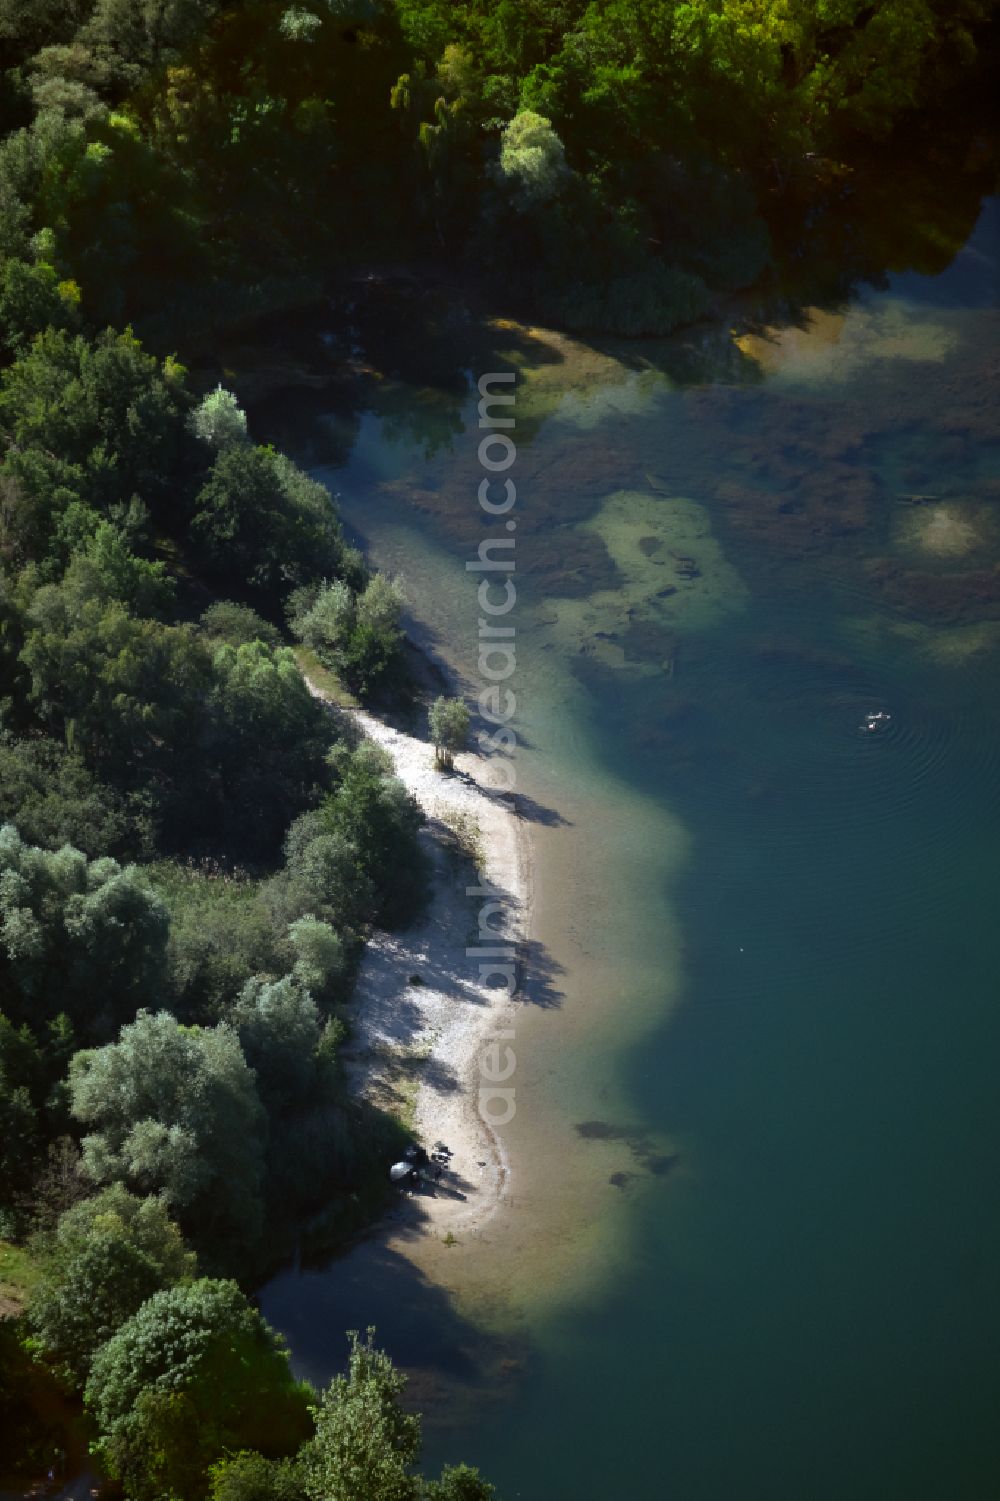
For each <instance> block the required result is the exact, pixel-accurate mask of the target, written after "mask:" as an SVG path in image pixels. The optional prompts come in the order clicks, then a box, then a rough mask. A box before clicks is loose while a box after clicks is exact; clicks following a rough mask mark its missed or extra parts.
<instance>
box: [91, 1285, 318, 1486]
mask: <svg viewBox="0 0 1000 1501" xmlns="http://www.w3.org/2000/svg"><path fill="white" fill-rule="evenodd" d="M86 1398H87V1403H88V1406H89V1407H90V1408H91V1410H92V1411H93V1414H94V1418H95V1421H96V1423H97V1427H98V1431H99V1434H100V1447H101V1452H102V1454H103V1456H104V1458H105V1460H106V1462H107V1464H108V1466H109V1468H110V1469H111V1471H112V1473H113V1474H115V1475H118V1476H119V1477H121V1478H122V1479H123V1480H124V1482H125V1485H126V1489H127V1493H128V1494H129V1495H130V1496H133V1497H135V1498H137V1501H146V1498H149V1501H154V1498H160V1497H164V1498H165V1497H167V1496H172V1495H178V1494H180V1495H183V1496H184V1497H185V1501H197V1498H198V1497H200V1496H203V1495H205V1494H206V1493H207V1489H208V1469H209V1466H210V1465H211V1464H212V1462H213V1461H215V1460H217V1459H218V1458H219V1457H220V1455H222V1454H224V1453H225V1452H226V1451H227V1450H229V1451H232V1450H240V1449H246V1448H248V1447H249V1446H250V1445H251V1444H254V1445H255V1446H256V1448H257V1449H258V1450H259V1451H260V1452H262V1453H264V1454H266V1455H269V1456H271V1457H280V1456H282V1455H284V1454H289V1453H291V1452H293V1451H294V1449H295V1448H296V1446H297V1445H298V1444H299V1443H300V1442H301V1440H302V1439H303V1438H304V1437H305V1436H306V1435H307V1434H308V1432H309V1429H310V1426H311V1425H310V1421H309V1414H308V1410H307V1401H308V1391H307V1389H306V1388H304V1387H303V1386H301V1385H299V1384H297V1383H296V1382H295V1381H294V1380H293V1379H292V1376H291V1373H290V1371H289V1368H288V1357H287V1355H286V1354H285V1352H284V1350H283V1349H282V1348H281V1346H280V1344H279V1342H278V1339H277V1337H276V1336H275V1334H274V1333H273V1331H272V1330H271V1329H270V1327H269V1326H268V1325H267V1324H266V1323H265V1322H264V1320H263V1319H262V1318H261V1316H260V1314H259V1313H257V1312H256V1310H255V1309H253V1308H252V1307H251V1306H250V1304H249V1303H248V1302H247V1300H246V1298H245V1297H244V1296H243V1294H242V1293H241V1292H240V1290H239V1288H238V1287H237V1286H236V1284H235V1283H233V1282H213V1281H209V1280H207V1279H202V1280H201V1281H198V1282H194V1283H191V1284H190V1285H188V1286H183V1287H176V1288H172V1289H169V1290H167V1291H164V1292H158V1293H156V1294H154V1296H153V1297H151V1298H150V1299H149V1300H148V1301H147V1302H146V1303H144V1304H143V1305H142V1307H141V1308H140V1309H139V1310H138V1312H137V1313H135V1314H134V1315H133V1316H132V1317H131V1318H130V1319H128V1320H127V1322H126V1323H124V1324H123V1325H122V1326H121V1328H120V1329H119V1330H118V1332H117V1333H116V1334H115V1335H114V1336H113V1337H112V1339H110V1340H109V1341H108V1343H107V1344H105V1345H104V1346H103V1347H102V1348H101V1349H100V1350H99V1351H98V1352H97V1354H96V1356H95V1357H94V1360H93V1364H92V1366H91V1371H90V1378H89V1380H88V1382H87V1389H86Z"/></svg>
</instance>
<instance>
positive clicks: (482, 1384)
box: [259, 1199, 525, 1426]
mask: <svg viewBox="0 0 1000 1501" xmlns="http://www.w3.org/2000/svg"><path fill="white" fill-rule="evenodd" d="M418 1204H419V1200H418V1199H413V1200H409V1201H407V1204H406V1206H405V1208H404V1209H401V1210H400V1213H402V1214H405V1215H406V1216H407V1219H408V1223H406V1224H403V1225H400V1224H396V1225H394V1226H393V1227H392V1231H391V1233H392V1234H393V1236H394V1237H396V1238H399V1236H400V1235H401V1234H402V1235H403V1236H404V1237H409V1236H417V1235H420V1234H422V1233H424V1232H423V1230H422V1228H421V1227H422V1224H423V1222H424V1220H425V1216H424V1215H423V1214H422V1213H419V1212H416V1213H415V1210H416V1208H417V1205H418ZM259 1303H260V1307H261V1311H262V1313H263V1314H264V1317H265V1318H266V1319H267V1320H268V1322H269V1323H270V1324H272V1325H273V1326H274V1328H276V1329H278V1330H279V1331H280V1332H281V1333H282V1334H283V1335H284V1337H285V1339H286V1340H287V1341H288V1345H289V1347H290V1350H291V1357H292V1366H293V1369H294V1371H295V1373H296V1375H297V1376H299V1377H300V1378H301V1377H304V1378H306V1379H307V1380H309V1381H311V1382H312V1383H313V1385H314V1386H316V1387H317V1388H318V1389H319V1390H322V1389H323V1388H324V1387H325V1386H326V1385H327V1383H328V1382H329V1381H330V1380H331V1378H332V1377H333V1376H335V1375H337V1374H338V1373H340V1372H342V1371H344V1370H345V1369H346V1366H347V1340H346V1338H345V1332H346V1331H347V1330H348V1329H358V1330H364V1329H366V1328H368V1327H369V1325H374V1327H375V1329H376V1337H377V1342H378V1344H379V1345H381V1346H382V1347H383V1348H384V1349H386V1350H387V1351H388V1353H389V1354H390V1355H391V1357H392V1359H393V1360H394V1361H395V1363H396V1364H397V1365H398V1366H399V1367H400V1369H401V1370H402V1371H404V1372H405V1374H406V1375H407V1377H408V1378H409V1382H410V1385H409V1388H408V1391H407V1396H406V1402H407V1405H408V1406H416V1407H418V1408H420V1409H422V1410H424V1411H425V1412H426V1413H427V1414H428V1416H429V1417H430V1418H431V1420H432V1421H435V1422H447V1423H448V1424H449V1426H450V1424H451V1423H452V1422H454V1421H456V1419H457V1417H458V1412H459V1409H460V1408H461V1407H463V1406H465V1405H466V1404H469V1403H476V1402H482V1400H483V1399H484V1398H487V1397H489V1398H496V1397H498V1396H500V1395H501V1393H500V1392H499V1391H498V1390H497V1383H498V1379H499V1378H500V1377H502V1376H506V1377H507V1378H508V1380H511V1379H513V1378H514V1377H515V1376H516V1375H517V1373H518V1372H519V1371H520V1370H521V1368H522V1367H523V1364H524V1358H525V1353H524V1351H523V1350H515V1348H514V1346H513V1345H512V1344H511V1343H510V1342H509V1341H507V1340H501V1339H499V1338H496V1337H494V1336H492V1335H490V1334H487V1333H486V1332H484V1331H483V1330H482V1329H480V1328H478V1327H476V1326H474V1325H473V1324H471V1323H470V1322H469V1321H468V1320H467V1319H465V1318H463V1317H462V1316H461V1315H460V1314H459V1313H458V1312H457V1311H456V1309H455V1307H454V1305H453V1303H452V1300H451V1298H450V1296H449V1295H448V1293H447V1292H446V1291H445V1290H444V1288H442V1287H439V1286H438V1285H437V1284H436V1283H434V1282H432V1281H430V1280H429V1279H428V1278H427V1277H426V1276H425V1275H424V1273H423V1272H421V1271H420V1270H419V1269H418V1268H417V1267H415V1266H414V1265H413V1264H412V1262H410V1261H409V1260H408V1259H407V1257H406V1256H405V1255H403V1254H402V1253H401V1252H400V1251H398V1250H396V1249H394V1248H393V1247H392V1246H390V1245H388V1244H387V1243H386V1241H385V1239H384V1238H383V1237H382V1236H377V1237H373V1238H370V1239H368V1240H365V1241H363V1242H361V1243H360V1244H359V1245H357V1246H355V1247H354V1248H353V1250H351V1251H349V1252H348V1253H347V1254H346V1255H343V1256H339V1257H337V1258H336V1259H334V1260H332V1261H328V1262H326V1263H325V1264H323V1265H321V1266H316V1267H308V1268H302V1269H289V1270H287V1271H284V1272H281V1273H279V1275H278V1276H276V1277H274V1278H273V1279H272V1280H271V1281H270V1282H269V1283H268V1284H267V1285H266V1286H265V1287H264V1288H263V1289H262V1291H261V1293H260V1296H259Z"/></svg>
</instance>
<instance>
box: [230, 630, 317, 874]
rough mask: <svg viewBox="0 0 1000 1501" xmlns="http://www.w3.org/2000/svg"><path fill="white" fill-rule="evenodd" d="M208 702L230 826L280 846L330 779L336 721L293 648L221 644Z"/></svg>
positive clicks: (255, 840)
mask: <svg viewBox="0 0 1000 1501" xmlns="http://www.w3.org/2000/svg"><path fill="white" fill-rule="evenodd" d="M212 671H213V676H214V679H215V683H214V687H213V689H212V692H211V695H210V697H209V702H208V711H209V716H210V725H211V728H210V731H209V734H210V743H209V758H210V761H211V763H212V765H213V771H214V775H215V778H216V788H217V796H218V800H219V804H220V809H221V818H222V820H223V827H224V829H228V830H230V831H231V838H232V839H235V838H236V837H237V836H238V834H239V832H240V831H243V830H245V831H246V833H247V835H248V836H249V837H248V838H247V840H246V843H248V844H250V845H251V847H252V848H253V849H254V850H256V851H273V850H274V849H276V848H278V847H279V846H280V842H281V838H282V835H283V833H284V831H285V829H286V828H287V827H288V824H289V823H290V822H291V820H292V819H293V818H294V817H295V815H296V814H297V813H299V812H301V811H302V809H303V808H304V807H307V806H308V805H309V804H310V803H311V802H314V801H315V800H316V798H317V796H318V795H319V794H320V792H321V791H322V789H323V788H324V787H325V786H327V785H328V784H329V781H330V776H329V770H328V768H327V764H326V754H327V751H328V749H329V745H330V740H331V728H330V722H329V719H328V717H327V715H326V714H325V712H324V710H323V707H322V705H321V704H320V703H319V702H318V701H317V700H316V699H314V698H313V697H312V695H311V694H310V692H309V690H308V688H307V687H306V685H305V683H304V681H303V679H302V675H301V673H300V672H299V669H298V667H297V665H296V662H295V658H294V657H293V655H292V653H291V652H290V651H289V650H288V649H287V648H280V649H278V650H277V651H275V650H273V649H272V648H271V647H269V646H265V645H264V643H263V642H262V641H254V642H251V643H248V644H245V645H243V646H236V647H234V646H225V645H224V646H219V647H217V648H216V650H215V653H214V656H213V659H212Z"/></svg>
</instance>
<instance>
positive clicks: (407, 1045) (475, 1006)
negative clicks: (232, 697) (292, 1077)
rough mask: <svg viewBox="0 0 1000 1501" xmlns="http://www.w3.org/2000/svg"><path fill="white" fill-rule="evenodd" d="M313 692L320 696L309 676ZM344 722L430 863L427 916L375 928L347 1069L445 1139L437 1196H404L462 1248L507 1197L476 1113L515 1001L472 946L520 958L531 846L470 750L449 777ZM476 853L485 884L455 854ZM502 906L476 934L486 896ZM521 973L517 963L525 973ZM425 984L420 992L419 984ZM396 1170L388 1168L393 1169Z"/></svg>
mask: <svg viewBox="0 0 1000 1501" xmlns="http://www.w3.org/2000/svg"><path fill="white" fill-rule="evenodd" d="M306 682H307V684H308V686H309V690H310V692H311V693H313V694H314V695H315V696H316V697H318V698H323V697H325V695H324V694H323V693H322V692H321V691H320V690H318V689H317V688H316V686H315V685H314V684H313V683H311V682H310V681H309V679H308V677H307V678H306ZM335 712H337V713H340V714H346V715H347V716H348V717H349V718H350V719H351V720H352V721H353V722H354V723H355V724H356V725H357V726H358V728H359V729H360V730H362V731H363V733H364V734H365V735H366V736H368V737H369V738H370V739H371V740H374V741H376V742H377V743H378V744H379V745H381V746H383V747H384V749H385V750H387V751H388V752H389V754H390V756H391V757H392V760H393V763H394V765H395V769H396V774H397V776H398V777H399V778H400V779H401V780H402V782H403V783H404V784H405V786H406V788H407V789H408V791H409V792H410V793H412V795H413V796H414V797H415V798H416V800H417V802H418V803H419V804H420V806H421V808H422V809H423V810H424V813H425V815H426V817H427V825H426V827H425V829H424V830H423V832H422V835H421V838H422V839H423V840H424V842H425V848H426V849H427V850H428V853H429V854H430V856H431V859H432V861H433V865H434V885H433V895H432V899H431V903H430V906H429V908H428V910H427V913H426V915H425V916H424V918H422V919H421V921H420V922H419V923H418V924H417V925H416V926H414V927H412V928H409V929H407V930H406V931H405V932H402V933H384V932H376V933H374V934H373V935H372V937H371V939H370V941H369V943H368V945H367V947H366V950H365V954H364V958H363V959H362V962H361V968H360V972H359V974H358V980H357V986H356V989H355V993H354V997H353V1000H352V1003H351V1005H352V1021H353V1036H352V1040H351V1045H350V1048H349V1049H348V1050H347V1052H346V1057H347V1061H348V1064H349V1067H350V1069H351V1071H352V1073H353V1075H354V1078H355V1080H356V1081H357V1083H358V1085H359V1087H361V1088H363V1090H364V1092H365V1094H366V1095H367V1096H368V1097H369V1098H371V1099H373V1100H374V1101H376V1102H377V1103H380V1104H383V1105H385V1106H386V1107H387V1108H390V1109H392V1110H394V1112H395V1113H397V1114H398V1113H400V1111H402V1112H403V1113H404V1114H405V1115H406V1116H407V1118H408V1119H410V1120H411V1122H412V1125H413V1128H414V1130H415V1132H416V1134H417V1136H418V1138H419V1139H420V1141H421V1142H422V1143H423V1145H424V1146H425V1147H427V1148H428V1149H431V1148H433V1146H434V1145H435V1143H437V1142H439V1141H440V1142H444V1143H445V1144H446V1145H447V1146H448V1147H449V1148H450V1149H451V1152H452V1157H451V1166H450V1169H449V1170H447V1171H446V1172H445V1173H444V1175H443V1177H442V1179H441V1180H440V1183H439V1184H438V1185H437V1186H436V1188H434V1189H428V1190H427V1191H421V1192H418V1193H417V1194H415V1195H414V1196H413V1197H412V1198H406V1197H405V1196H402V1199H403V1206H404V1207H403V1217H404V1218H405V1219H406V1220H407V1221H408V1222H409V1223H410V1226H411V1229H412V1228H416V1227H417V1226H418V1225H419V1226H420V1228H421V1229H422V1230H423V1231H424V1232H425V1233H427V1234H429V1235H433V1236H435V1237H436V1238H439V1239H440V1238H442V1237H444V1236H446V1235H447V1234H448V1233H449V1232H451V1233H452V1234H455V1235H458V1234H459V1233H461V1234H462V1236H463V1238H464V1239H465V1240H468V1239H469V1238H470V1237H473V1236H475V1235H477V1234H478V1233H479V1232H480V1231H482V1230H483V1228H484V1227H485V1226H486V1225H487V1224H488V1223H489V1221H490V1220H491V1219H492V1218H493V1217H494V1215H495V1214H496V1212H497V1209H498V1208H499V1206H500V1205H501V1203H502V1202H503V1200H504V1198H505V1197H506V1196H507V1195H508V1193H509V1191H510V1164H509V1161H508V1157H507V1152H506V1149H505V1147H504V1143H503V1139H502V1135H501V1134H500V1133H499V1132H497V1131H495V1130H493V1129H492V1128H491V1127H490V1126H489V1125H488V1124H487V1123H486V1122H485V1121H484V1120H483V1119H482V1117H481V1115H480V1113H479V1090H480V1082H481V1075H480V1058H481V1056H482V1053H483V1050H484V1048H486V1047H487V1046H488V1044H489V1042H490V1041H491V1040H492V1038H493V1037H495V1035H496V1034H497V1032H498V1031H500V1030H502V1029H504V1028H507V1027H510V1026H512V1025H513V1022H512V1017H513V1015H514V1013H515V1011H516V1008H517V1005H518V1001H517V997H516V996H515V997H514V999H513V1000H510V999H508V996H507V991H506V990H505V989H503V988H498V989H491V988H488V987H487V986H485V985H483V984H481V983H480V980H479V964H478V959H477V957H476V956H475V955H471V956H470V955H468V954H467V953H466V949H467V948H469V947H472V946H473V945H474V944H475V943H476V942H480V943H488V944H496V943H509V944H511V945H513V946H515V947H516V948H517V950H518V955H519V960H520V953H521V949H522V946H523V944H524V943H525V942H526V940H527V934H528V921H529V914H530V906H531V903H530V869H531V866H530V841H529V837H528V833H527V829H526V827H525V823H524V820H523V819H522V818H520V817H519V816H518V814H517V812H516V810H515V807H514V806H513V804H514V801H515V800H514V799H513V798H505V797H501V796H500V795H499V794H498V793H497V792H495V791H493V790H492V789H491V783H490V777H489V772H490V766H489V762H488V760H487V759H486V758H484V757H482V756H479V755H477V754H475V753H472V752H468V753H465V754H463V755H460V756H456V758H455V769H454V771H453V772H442V771H439V770H438V769H437V768H436V766H435V761H434V751H433V747H432V746H431V745H430V743H429V742H428V741H426V740H420V739H417V738H416V737H415V736H413V735H408V734H405V733H403V732H402V731H400V730H397V729H393V728H391V727H390V726H389V725H386V724H384V723H383V722H382V721H381V720H379V719H376V718H375V717H374V716H373V715H371V714H368V713H366V712H365V711H364V710H361V709H350V710H343V709H339V710H336V711H335ZM462 845H464V846H465V847H466V849H469V848H472V847H474V848H475V851H476V858H477V861H478V864H479V872H478V876H477V874H476V872H475V870H474V868H473V865H472V863H471V860H470V859H469V858H468V857H467V856H466V855H463V854H462V853H461V846H462ZM477 883H478V884H480V885H482V886H489V887H491V888H494V889H495V891H496V893H497V894H496V896H495V897H493V898H492V900H495V901H497V902H499V903H500V910H499V911H496V910H495V909H494V911H493V913H492V915H491V917H490V923H491V928H492V931H491V933H490V935H489V936H488V937H486V938H480V937H479V917H480V912H481V911H482V909H483V904H484V900H485V898H483V897H477V896H475V895H473V896H470V895H468V894H467V887H469V886H473V885H476V884H477ZM518 969H519V973H520V963H519V966H518ZM414 975H418V976H419V977H420V980H421V981H422V983H420V984H412V983H411V976H414ZM387 1167H388V1164H387Z"/></svg>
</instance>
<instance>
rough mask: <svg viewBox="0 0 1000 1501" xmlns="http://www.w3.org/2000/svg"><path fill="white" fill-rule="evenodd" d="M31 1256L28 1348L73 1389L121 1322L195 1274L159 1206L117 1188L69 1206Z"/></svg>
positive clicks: (157, 1202) (192, 1262)
mask: <svg viewBox="0 0 1000 1501" xmlns="http://www.w3.org/2000/svg"><path fill="white" fill-rule="evenodd" d="M36 1254H37V1256H38V1259H39V1263H40V1266H41V1273H42V1275H41V1282H40V1285H39V1286H38V1287H37V1288H36V1289H35V1290H34V1291H33V1293H32V1298H31V1304H30V1309H29V1325H30V1328H31V1331H32V1336H33V1347H34V1349H35V1350H36V1351H37V1352H39V1353H40V1354H42V1355H44V1357H45V1358H46V1360H48V1361H50V1362H52V1363H54V1364H55V1365H56V1366H58V1367H59V1368H61V1369H62V1370H63V1371H65V1372H66V1373H67V1374H68V1376H69V1378H70V1379H71V1380H72V1381H73V1382H75V1383H76V1384H77V1385H82V1384H83V1382H84V1381H85V1380H86V1378H87V1373H88V1371H89V1369H90V1362H91V1360H92V1359H93V1356H94V1354H95V1352H96V1351H97V1349H98V1347H99V1346H100V1345H102V1344H103V1343H104V1342H105V1341H106V1340H108V1339H110V1338H111V1336H112V1335H113V1334H114V1332H115V1330H116V1329H117V1328H118V1327H119V1325H121V1324H123V1323H124V1322H125V1320H126V1319H127V1318H130V1317H131V1316H132V1314H134V1313H136V1312H137V1311H138V1309H139V1308H140V1307H141V1305H142V1304H143V1303H144V1302H145V1301H146V1299H147V1298H149V1297H152V1295H153V1293H155V1292H159V1291H161V1289H163V1288H165V1287H169V1286H171V1285H172V1284H174V1283H176V1282H180V1281H182V1280H185V1279H190V1278H191V1277H193V1276H194V1271H195V1259H194V1256H193V1255H192V1254H191V1252H189V1251H187V1250H186V1249H185V1246H184V1242H183V1240H182V1238H181V1234H180V1231H179V1230H178V1228H177V1226H176V1225H174V1224H173V1223H172V1222H171V1221H170V1219H169V1218H168V1217H167V1212H166V1209H165V1207H164V1205H163V1203H162V1202H161V1201H160V1200H159V1199H157V1198H147V1199H137V1198H135V1197H134V1196H133V1195H132V1194H130V1193H128V1191H127V1190H126V1189H124V1188H122V1187H121V1186H120V1185H117V1184H116V1185H114V1186H113V1187H111V1188H106V1189H104V1190H103V1191H102V1192H101V1193H99V1194H97V1195H96V1196H95V1197H94V1198H92V1199H85V1200H84V1201H83V1202H82V1203H80V1204H77V1205H75V1206H74V1207H73V1208H71V1209H68V1210H67V1211H66V1212H65V1213H64V1214H63V1215H62V1216H61V1217H60V1219H59V1221H58V1224H57V1225H56V1227H55V1229H54V1231H52V1232H50V1233H49V1234H47V1235H44V1236H41V1237H39V1240H38V1243H37V1245H36Z"/></svg>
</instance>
